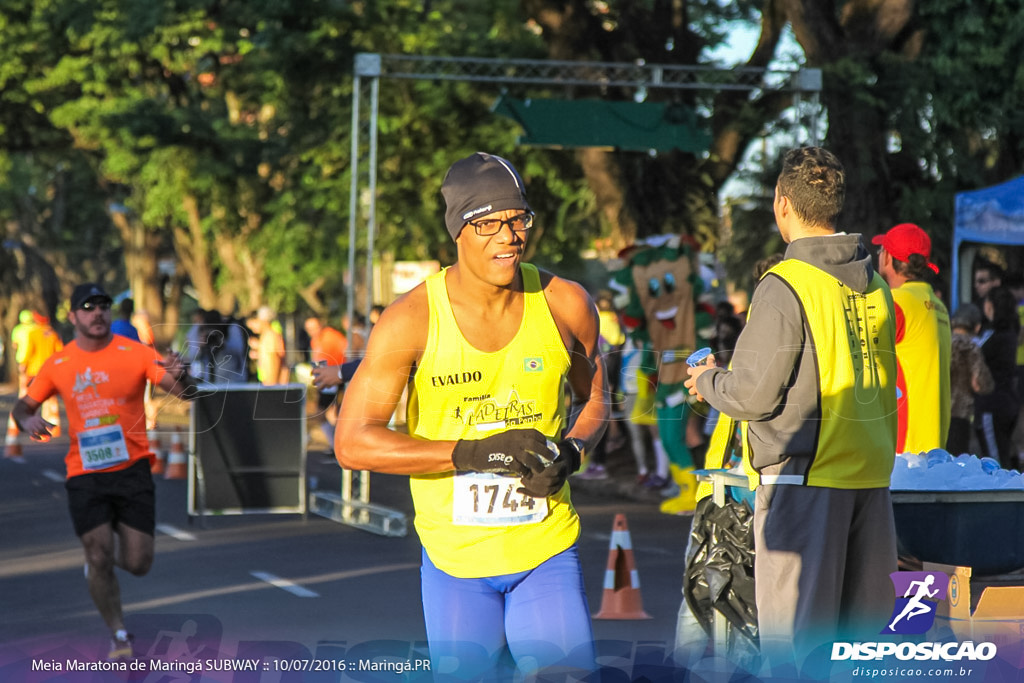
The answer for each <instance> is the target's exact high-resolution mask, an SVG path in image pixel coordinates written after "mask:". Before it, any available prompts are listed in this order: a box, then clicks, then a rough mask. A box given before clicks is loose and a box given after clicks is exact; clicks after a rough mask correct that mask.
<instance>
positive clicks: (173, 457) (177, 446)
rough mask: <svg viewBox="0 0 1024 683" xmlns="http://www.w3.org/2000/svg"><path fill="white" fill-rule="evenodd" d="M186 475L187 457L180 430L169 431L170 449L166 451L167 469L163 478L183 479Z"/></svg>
mask: <svg viewBox="0 0 1024 683" xmlns="http://www.w3.org/2000/svg"><path fill="white" fill-rule="evenodd" d="M187 477H188V458H186V457H185V447H184V446H183V445H182V443H181V432H179V431H178V430H177V429H176V430H174V431H173V432H171V450H170V452H168V453H167V469H166V470H165V471H164V479H185V478H187Z"/></svg>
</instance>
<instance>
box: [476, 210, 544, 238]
mask: <svg viewBox="0 0 1024 683" xmlns="http://www.w3.org/2000/svg"><path fill="white" fill-rule="evenodd" d="M469 224H470V225H472V226H473V229H474V230H476V234H478V235H480V236H481V237H490V236H491V235H497V234H498V233H499V232H501V226H503V225H507V226H508V227H509V229H510V230H511V231H512V232H526V231H527V230H529V229H530V228H532V227H533V214H532V213H530V212H529V211H527V212H526V213H521V214H519V215H518V216H512V218H506V219H505V220H502V219H500V218H482V219H480V220H478V221H469Z"/></svg>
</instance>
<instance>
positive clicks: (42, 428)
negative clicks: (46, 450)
mask: <svg viewBox="0 0 1024 683" xmlns="http://www.w3.org/2000/svg"><path fill="white" fill-rule="evenodd" d="M39 406H40V403H39V401H36V400H35V399H33V398H31V397H29V396H22V397H21V398H19V399H18V402H17V403H15V404H14V408H13V409H12V410H11V417H13V418H14V423H15V424H16V425H18V427H19V428H20V429H21V431H23V432H25V433H26V434H28V435H29V436H31V437H32V438H33V439H44V438H47V437H49V436H50V429H51V428H52V427H54V426H55V425H53V424H51V423H49V422H47V421H46V420H44V419H43V418H42V416H41V415H39Z"/></svg>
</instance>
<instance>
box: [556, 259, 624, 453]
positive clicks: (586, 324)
mask: <svg viewBox="0 0 1024 683" xmlns="http://www.w3.org/2000/svg"><path fill="white" fill-rule="evenodd" d="M545 295H546V296H547V300H548V304H549V306H551V310H552V313H553V314H554V316H555V322H556V323H557V324H558V328H559V330H560V331H562V339H563V341H564V342H565V345H566V348H567V349H568V350H569V356H570V362H571V365H570V367H569V377H568V380H569V386H570V388H571V389H572V393H573V411H574V412H578V417H577V418H576V423H575V424H574V425H573V427H572V429H571V430H570V431H569V433H568V434H566V436H567V437H568V436H572V437H575V438H577V439H582V440H583V441H584V442H586V444H587V448H588V450H589V449H592V448H594V446H596V445H597V442H598V441H600V440H601V436H602V435H603V434H604V430H605V428H606V427H607V422H608V417H609V414H610V412H611V411H610V407H609V401H608V388H607V378H606V377H605V367H604V361H603V360H602V359H601V358H600V355H599V352H598V345H597V340H598V325H599V322H598V316H597V306H596V305H595V304H594V300H593V299H592V298H591V297H590V294H588V293H587V291H586V290H585V289H584V288H583V287H582V286H581V285H579V284H577V283H575V282H572V281H569V280H564V279H562V278H558V277H554V278H552V279H551V281H550V282H549V283H548V284H547V286H546V287H545Z"/></svg>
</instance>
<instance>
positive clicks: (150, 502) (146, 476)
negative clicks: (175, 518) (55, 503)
mask: <svg viewBox="0 0 1024 683" xmlns="http://www.w3.org/2000/svg"><path fill="white" fill-rule="evenodd" d="M64 488H66V489H67V491H68V509H69V510H70V511H71V521H72V523H73V524H74V525H75V533H76V534H78V535H79V536H81V535H83V534H85V533H87V532H89V531H92V530H93V529H95V528H96V527H98V526H101V525H103V524H107V523H109V524H112V525H114V526H115V527H116V526H117V525H118V524H124V525H125V526H130V527H131V528H133V529H136V530H138V531H141V532H143V533H146V534H149V535H150V536H152V535H153V533H154V530H155V527H156V497H155V495H154V487H153V475H152V474H150V471H149V460H148V459H145V458H144V459H142V460H140V461H138V462H136V463H135V464H134V465H132V466H131V467H128V468H126V469H123V470H117V471H116V472H94V473H90V474H82V475H79V476H77V477H71V478H70V479H68V480H67V482H65V484H64Z"/></svg>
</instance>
